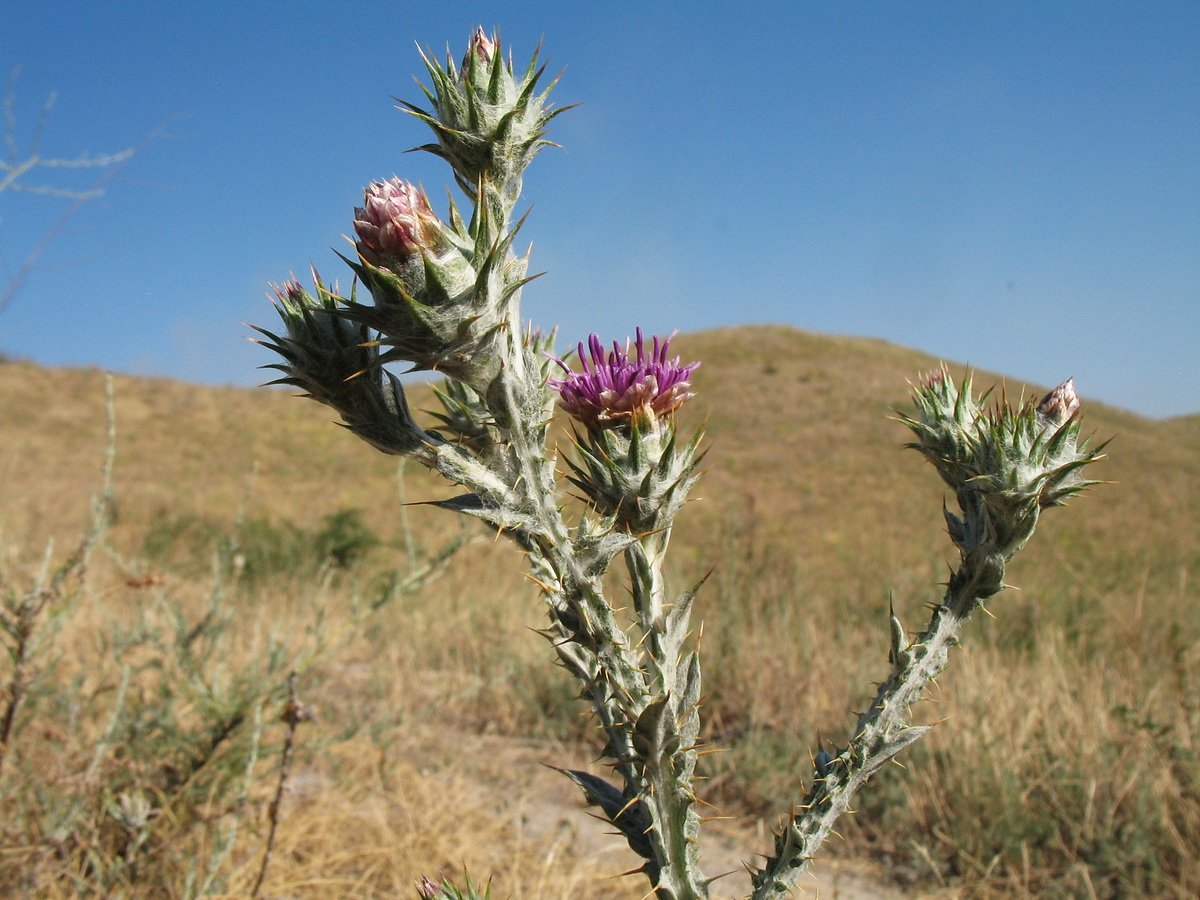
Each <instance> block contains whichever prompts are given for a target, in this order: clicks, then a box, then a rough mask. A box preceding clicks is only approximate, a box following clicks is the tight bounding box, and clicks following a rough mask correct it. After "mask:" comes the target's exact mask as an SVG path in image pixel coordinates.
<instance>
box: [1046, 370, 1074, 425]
mask: <svg viewBox="0 0 1200 900" xmlns="http://www.w3.org/2000/svg"><path fill="white" fill-rule="evenodd" d="M1078 410H1079V397H1078V396H1077V395H1076V393H1075V379H1074V378H1068V379H1067V380H1066V381H1064V382H1063V383H1062V384H1060V385H1059V386H1058V387H1056V388H1055V389H1054V390H1052V391H1051V392H1050V393H1048V394H1047V395H1046V396H1045V397H1043V398H1042V400H1041V402H1040V403H1039V404H1038V405H1037V413H1038V415H1039V416H1041V417H1042V418H1043V419H1045V420H1046V421H1047V422H1049V423H1051V424H1053V425H1061V424H1062V423H1063V422H1065V421H1067V419H1069V418H1071V416H1073V415H1075V413H1076V412H1078Z"/></svg>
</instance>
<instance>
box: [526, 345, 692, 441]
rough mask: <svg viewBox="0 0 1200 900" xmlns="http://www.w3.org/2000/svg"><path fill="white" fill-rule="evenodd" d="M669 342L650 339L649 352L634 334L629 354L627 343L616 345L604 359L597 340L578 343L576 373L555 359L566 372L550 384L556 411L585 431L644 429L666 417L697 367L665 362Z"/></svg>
mask: <svg viewBox="0 0 1200 900" xmlns="http://www.w3.org/2000/svg"><path fill="white" fill-rule="evenodd" d="M670 343H671V338H670V337H668V338H662V339H660V338H658V337H655V338H653V343H652V345H651V346H650V348H649V350H648V352H647V347H646V345H645V343H644V341H643V338H642V329H640V328H639V329H638V330H637V340H636V341H635V342H634V345H633V349H634V350H636V353H635V354H634V353H631V349H630V345H629V341H628V339H627V340H626V341H625V347H624V348H622V347H621V346H620V344H618V343H617V342H616V341H614V342H613V347H612V350H611V351H609V352H608V353H607V354H606V353H605V351H604V346H603V345H602V344H601V343H600V337H599V335H596V334H593V335H591V336H590V337H589V338H588V341H587V347H586V348H585V347H584V345H583V344H582V343H580V344H579V363H580V366H581V368H582V371H580V372H573V371H571V368H570V367H569V366H568V365H567V364H566V363H565V362H563V361H562V360H561V359H557V358H554V357H552V358H554V360H555V362H557V363H558V364H559V365H560V366H561V367H562V369H563V371H564V372H566V373H567V374H566V377H565V378H552V379H550V382H549V384H550V386H551V387H553V388H554V389H555V390H557V391H558V392H559V394H560V396H561V397H562V402H561V404H560V405H561V406H562V408H563V409H564V410H565V411H566V412H568V413H569V414H570V415H572V416H574V417H575V418H576V419H578V420H579V421H580V422H581V423H583V424H584V425H585V426H587V427H588V428H608V427H612V426H614V425H619V424H626V423H629V424H648V423H653V422H654V421H656V420H657V419H659V418H662V417H665V416H669V415H670V414H671V413H673V412H674V411H675V410H676V409H678V408H679V407H680V406H681V405H682V404H683V403H684V401H686V400H689V399H690V398H691V397H693V396H695V395H694V394H692V392H691V390H690V388H691V376H692V373H693V372H694V371H695V370H696V369H697V367H699V365H700V363H698V362H695V363H688V364H687V365H682V364H681V363H680V361H679V357H675V359H671V360H668V359H667V348H668V347H669V346H670Z"/></svg>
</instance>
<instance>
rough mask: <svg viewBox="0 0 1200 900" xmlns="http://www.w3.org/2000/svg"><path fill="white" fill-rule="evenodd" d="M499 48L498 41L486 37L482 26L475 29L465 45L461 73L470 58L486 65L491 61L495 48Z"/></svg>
mask: <svg viewBox="0 0 1200 900" xmlns="http://www.w3.org/2000/svg"><path fill="white" fill-rule="evenodd" d="M499 46H500V39H499V37H496V39H495V40H493V39H492V38H489V37H488V34H487V32H486V31H484V30H483V26H482V25H480V26H479V27H478V28H476V29H475V33H474V34H473V35H471V40H470V42H469V43H468V44H467V55H466V56H464V57H463V64H462V67H463V72H464V73H465V72H466V71H467V69H468V68H469V67H470V64H471V57H475V58H476V59H478V60H479V61H480V62H481V63H483V64H485V65H486V64H487V63H489V62H491V61H492V57H493V56H494V55H495V53H496V48H497V47H499Z"/></svg>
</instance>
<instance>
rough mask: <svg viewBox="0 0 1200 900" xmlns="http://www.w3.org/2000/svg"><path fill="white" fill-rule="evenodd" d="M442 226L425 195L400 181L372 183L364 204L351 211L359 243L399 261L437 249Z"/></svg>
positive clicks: (366, 193)
mask: <svg viewBox="0 0 1200 900" xmlns="http://www.w3.org/2000/svg"><path fill="white" fill-rule="evenodd" d="M442 227H443V226H442V222H441V220H440V219H438V217H437V216H436V215H434V213H433V210H432V209H431V208H430V206H429V200H428V198H427V197H426V196H425V194H424V192H422V191H421V189H420V188H418V187H416V186H415V185H412V184H409V183H408V182H407V181H401V180H400V179H399V178H392V179H391V180H389V181H374V182H372V183H371V186H370V187H368V188H367V189H366V191H365V192H364V198H363V205H362V206H359V207H355V210H354V230H355V232H356V233H357V234H358V238H359V241H360V242H361V244H362V245H363V246H365V247H367V248H368V249H370V250H372V251H374V252H375V253H376V254H379V255H380V256H383V257H388V256H390V257H394V258H396V259H398V260H401V261H403V260H407V259H410V258H411V257H413V256H415V255H417V254H420V253H422V252H434V251H436V250H438V249H439V248H440V246H441V243H442Z"/></svg>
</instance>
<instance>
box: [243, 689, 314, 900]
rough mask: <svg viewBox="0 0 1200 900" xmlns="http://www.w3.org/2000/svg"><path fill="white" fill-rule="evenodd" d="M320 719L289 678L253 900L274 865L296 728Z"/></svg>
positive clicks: (252, 895) (252, 894)
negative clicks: (276, 772) (268, 823)
mask: <svg viewBox="0 0 1200 900" xmlns="http://www.w3.org/2000/svg"><path fill="white" fill-rule="evenodd" d="M316 716H317V713H316V710H315V709H314V708H313V707H311V706H306V705H305V704H303V703H301V702H300V701H299V700H298V699H297V697H296V673H295V672H292V673H291V674H290V675H288V702H287V706H285V707H284V708H283V715H282V716H280V717H279V718H280V721H282V722H283V723H284V724H285V725H287V737H286V738H284V742H283V758H282V759H281V760H280V762H279V783H278V784H277V785H276V786H275V797H274V799H272V800H271V805H270V807H269V808H268V811H267V816H268V818H269V819H270V821H271V828H270V830H269V831H268V832H267V846H266V847H265V848H264V849H263V859H262V866H261V867H260V868H259V870H258V878H257V879H256V880H255V882H254V887H253V888H251V890H250V896H251V897H257V896H258V892H259V891H260V890H261V889H262V885H263V881H264V880H265V879H266V877H267V869H268V867H269V866H270V865H271V851H272V850H273V849H274V848H275V832H276V831H277V830H278V829H279V817H280V816H279V814H280V809H281V807H282V805H283V794H284V792H285V791H286V790H287V782H288V776H289V775H290V774H291V766H292V752H293V750H294V748H295V741H296V728H297V727H298V726H299V725H300V723H301V722H311V721H312V720H313V719H315V718H316Z"/></svg>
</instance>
